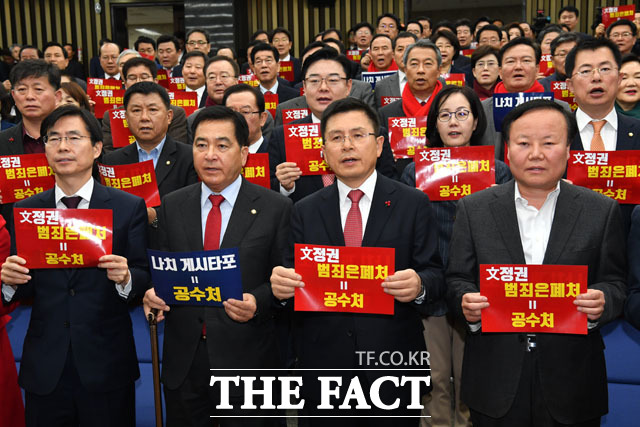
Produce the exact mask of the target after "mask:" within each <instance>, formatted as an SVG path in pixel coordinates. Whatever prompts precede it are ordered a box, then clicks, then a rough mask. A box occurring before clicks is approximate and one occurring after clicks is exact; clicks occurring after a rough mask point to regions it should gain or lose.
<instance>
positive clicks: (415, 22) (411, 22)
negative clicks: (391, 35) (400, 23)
mask: <svg viewBox="0 0 640 427" xmlns="http://www.w3.org/2000/svg"><path fill="white" fill-rule="evenodd" d="M409 24H416V25H417V26H418V27H420V34H422V32H423V31H424V27H423V26H422V24H421V23H420V22H419V21H417V20H415V19H412V20H411V21H408V22H407V25H405V26H404V28H405V31H403V32H407V28H409ZM411 34H413V33H411ZM399 35H400V34H398V36H399ZM414 35H415V34H414Z"/></svg>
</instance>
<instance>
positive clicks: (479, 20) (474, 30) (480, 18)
mask: <svg viewBox="0 0 640 427" xmlns="http://www.w3.org/2000/svg"><path fill="white" fill-rule="evenodd" d="M481 22H488V23H489V25H493V24H492V23H491V19H489V17H488V16H481V17H479V18H478V19H476V20H475V21H473V32H474V33H475V32H476V28H478V24H479V23H481ZM494 26H495V25H494ZM476 37H477V34H476Z"/></svg>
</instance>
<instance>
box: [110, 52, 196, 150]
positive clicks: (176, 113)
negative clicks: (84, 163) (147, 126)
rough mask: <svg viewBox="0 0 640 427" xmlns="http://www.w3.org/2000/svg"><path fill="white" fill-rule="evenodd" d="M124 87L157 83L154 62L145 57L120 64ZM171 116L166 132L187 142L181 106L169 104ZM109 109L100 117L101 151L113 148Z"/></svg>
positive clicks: (175, 138)
mask: <svg viewBox="0 0 640 427" xmlns="http://www.w3.org/2000/svg"><path fill="white" fill-rule="evenodd" d="M122 74H123V82H124V87H125V88H129V87H131V86H132V85H134V84H136V83H138V82H154V83H158V80H157V79H156V77H157V76H158V70H157V68H156V64H155V63H154V62H153V61H152V60H150V59H147V58H131V59H129V60H128V61H127V62H125V64H124V65H123V66H122ZM169 109H170V110H171V111H172V112H173V118H172V120H171V123H170V124H169V128H168V129H167V134H168V135H169V136H170V137H171V138H172V139H173V140H175V141H177V142H182V143H187V115H186V114H185V112H184V109H183V108H182V107H176V106H173V105H170V106H169ZM109 114H110V113H109V111H105V113H104V116H103V117H102V134H103V137H104V141H103V142H104V146H103V151H104V152H105V153H110V152H111V151H113V150H114V148H113V139H112V137H111V120H110V118H109Z"/></svg>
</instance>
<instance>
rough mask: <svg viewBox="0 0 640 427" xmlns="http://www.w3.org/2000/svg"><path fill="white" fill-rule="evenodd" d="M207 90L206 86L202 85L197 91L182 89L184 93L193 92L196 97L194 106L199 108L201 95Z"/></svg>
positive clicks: (187, 87)
mask: <svg viewBox="0 0 640 427" xmlns="http://www.w3.org/2000/svg"><path fill="white" fill-rule="evenodd" d="M206 88H207V85H202V86H200V87H199V88H198V89H189V86H186V87H185V88H184V91H185V92H195V93H196V94H197V95H198V98H196V105H197V106H198V108H200V102H201V101H202V95H204V91H205V89H206Z"/></svg>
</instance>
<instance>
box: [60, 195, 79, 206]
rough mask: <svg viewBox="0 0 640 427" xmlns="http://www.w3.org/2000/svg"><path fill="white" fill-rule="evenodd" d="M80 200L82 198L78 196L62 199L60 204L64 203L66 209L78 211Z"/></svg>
mask: <svg viewBox="0 0 640 427" xmlns="http://www.w3.org/2000/svg"><path fill="white" fill-rule="evenodd" d="M81 200H82V197H80V196H71V197H63V198H62V203H64V205H65V206H66V207H67V208H68V209H78V205H79V204H80V201H81Z"/></svg>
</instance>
